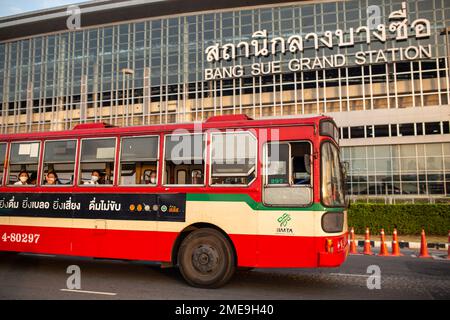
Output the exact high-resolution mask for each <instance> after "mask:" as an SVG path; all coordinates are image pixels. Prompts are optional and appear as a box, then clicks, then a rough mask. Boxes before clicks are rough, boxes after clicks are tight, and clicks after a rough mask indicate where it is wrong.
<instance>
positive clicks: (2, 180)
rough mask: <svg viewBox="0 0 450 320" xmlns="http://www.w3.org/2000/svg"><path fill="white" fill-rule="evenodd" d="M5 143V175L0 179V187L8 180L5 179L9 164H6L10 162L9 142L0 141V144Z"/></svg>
mask: <svg viewBox="0 0 450 320" xmlns="http://www.w3.org/2000/svg"><path fill="white" fill-rule="evenodd" d="M2 144H4V145H5V146H6V148H5V158H4V159H3V175H2V178H1V179H0V187H2V186H4V185H5V183H6V181H5V176H6V172H7V171H8V166H7V167H5V165H7V164H8V162H9V161H8V151H9V149H8V148H9V143H8V142H0V145H2Z"/></svg>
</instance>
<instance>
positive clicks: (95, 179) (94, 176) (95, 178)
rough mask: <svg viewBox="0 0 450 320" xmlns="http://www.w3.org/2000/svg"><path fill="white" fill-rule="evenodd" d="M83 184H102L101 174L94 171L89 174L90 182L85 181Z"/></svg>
mask: <svg viewBox="0 0 450 320" xmlns="http://www.w3.org/2000/svg"><path fill="white" fill-rule="evenodd" d="M85 184H94V185H97V184H103V180H102V174H101V173H100V171H98V170H94V171H92V173H91V180H89V181H87V182H86V183H85Z"/></svg>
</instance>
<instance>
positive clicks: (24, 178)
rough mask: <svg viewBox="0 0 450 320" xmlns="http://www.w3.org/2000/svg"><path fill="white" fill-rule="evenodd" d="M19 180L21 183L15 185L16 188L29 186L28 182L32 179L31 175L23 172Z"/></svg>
mask: <svg viewBox="0 0 450 320" xmlns="http://www.w3.org/2000/svg"><path fill="white" fill-rule="evenodd" d="M17 177H18V178H19V181H17V182H16V183H14V185H15V186H26V185H28V180H29V179H30V175H29V174H28V171H26V170H22V171H20V173H19V175H18V176H17Z"/></svg>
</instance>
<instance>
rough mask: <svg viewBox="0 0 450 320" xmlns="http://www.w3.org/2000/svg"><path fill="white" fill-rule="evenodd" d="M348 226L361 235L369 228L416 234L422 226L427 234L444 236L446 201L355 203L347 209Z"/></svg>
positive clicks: (449, 220)
mask: <svg viewBox="0 0 450 320" xmlns="http://www.w3.org/2000/svg"><path fill="white" fill-rule="evenodd" d="M348 225H349V227H354V228H355V233H357V234H364V233H365V230H366V227H369V228H370V230H372V231H371V232H372V233H374V234H377V233H379V231H380V230H381V228H384V231H385V233H387V234H392V231H393V230H394V228H397V230H398V232H399V233H400V234H410V235H419V234H420V232H421V230H422V228H424V229H425V232H426V234H427V235H436V236H438V235H439V236H446V235H448V232H449V230H450V205H449V204H393V205H387V204H372V203H354V204H351V205H350V208H349V210H348Z"/></svg>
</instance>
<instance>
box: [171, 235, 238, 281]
mask: <svg viewBox="0 0 450 320" xmlns="http://www.w3.org/2000/svg"><path fill="white" fill-rule="evenodd" d="M178 267H179V269H180V272H181V275H182V276H183V278H184V279H185V280H186V281H187V282H188V283H189V284H190V285H191V286H194V287H199V288H209V289H212V288H219V287H221V286H223V285H225V284H226V283H227V282H228V281H229V280H230V279H231V277H232V276H233V274H234V272H235V270H236V264H235V258H234V252H233V248H232V246H231V244H230V242H229V241H228V239H226V238H225V237H224V235H223V234H222V233H220V232H219V231H217V230H215V229H210V228H203V229H198V230H195V231H193V232H192V233H190V234H189V235H188V236H187V237H186V238H185V239H184V240H183V242H182V243H181V246H180V250H179V252H178Z"/></svg>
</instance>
